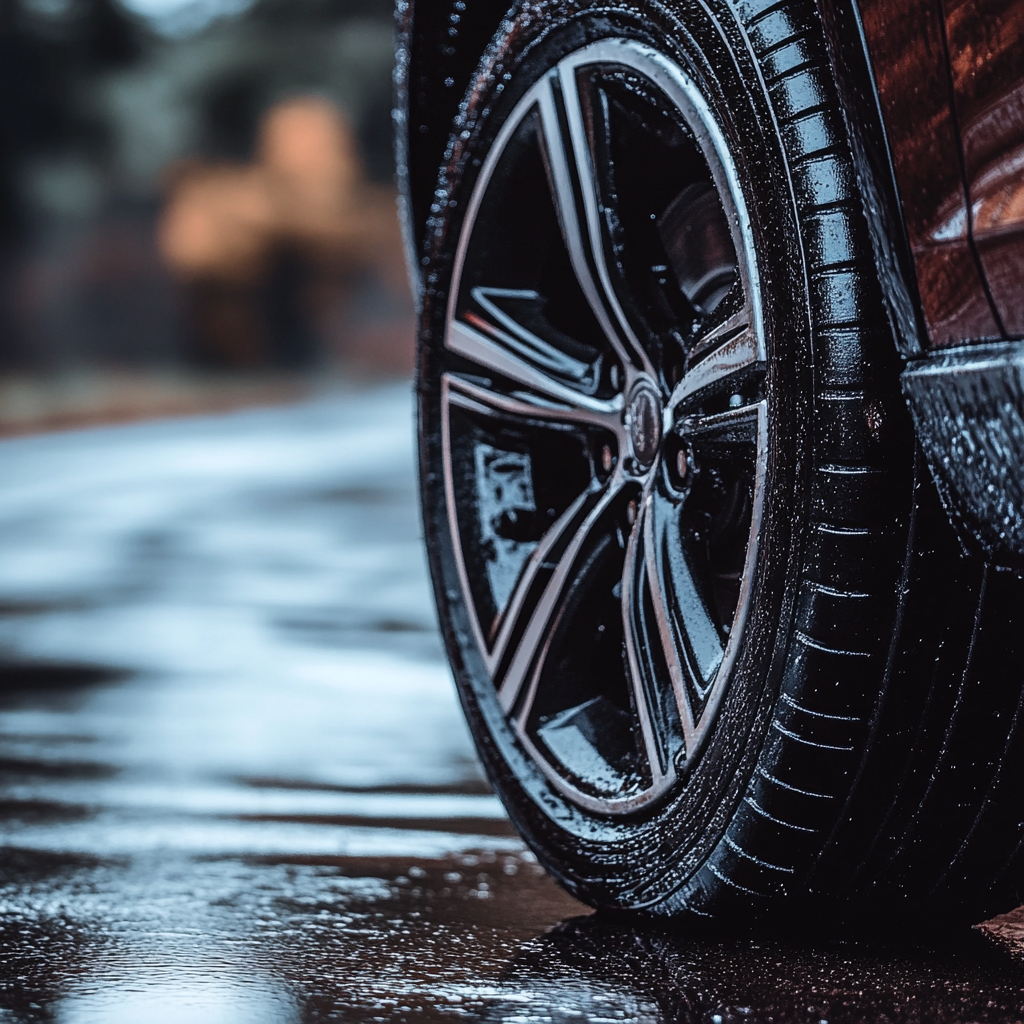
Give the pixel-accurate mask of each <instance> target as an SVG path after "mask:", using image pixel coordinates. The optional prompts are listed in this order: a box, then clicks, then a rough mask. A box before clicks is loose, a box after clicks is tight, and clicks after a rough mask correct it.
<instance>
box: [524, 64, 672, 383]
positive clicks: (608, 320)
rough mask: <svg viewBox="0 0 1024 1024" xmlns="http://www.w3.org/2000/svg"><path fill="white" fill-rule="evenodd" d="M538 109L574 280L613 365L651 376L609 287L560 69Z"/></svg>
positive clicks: (573, 91)
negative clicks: (602, 335)
mask: <svg viewBox="0 0 1024 1024" xmlns="http://www.w3.org/2000/svg"><path fill="white" fill-rule="evenodd" d="M538 107H539V109H540V114H541V125H542V132H543V137H544V152H545V156H546V164H547V168H548V173H549V175H550V185H551V193H552V197H553V198H554V201H555V209H556V210H557V211H558V220H559V225H560V227H561V230H562V237H563V239H564V241H565V245H566V248H567V249H568V252H569V259H570V261H571V263H572V268H573V272H574V273H575V275H576V279H577V280H578V281H579V284H580V287H581V289H582V290H583V294H584V296H585V297H586V300H587V303H588V304H589V305H590V308H591V310H592V311H593V313H594V316H595V317H596V319H597V322H598V323H599V324H600V325H601V328H602V330H603V331H604V333H605V335H606V336H607V338H608V341H609V343H610V344H611V346H612V348H613V349H614V350H615V353H616V355H617V356H618V357H619V359H620V360H621V361H622V362H623V363H624V364H626V365H630V366H634V367H635V368H637V369H640V370H643V371H645V372H646V373H647V374H648V375H650V376H654V369H653V367H652V365H651V362H650V359H649V357H648V355H647V353H646V352H645V351H644V348H643V346H642V345H641V344H640V341H639V339H638V338H637V336H636V334H635V333H634V331H633V328H632V327H631V326H630V324H629V322H628V320H627V319H626V315H625V313H624V311H623V309H622V306H621V304H620V302H619V299H618V297H617V296H616V294H615V290H614V288H613V287H612V282H611V276H610V273H609V269H608V261H607V256H606V253H605V245H604V235H603V230H602V226H601V215H600V210H601V200H600V196H599V192H598V187H597V180H596V177H595V174H594V167H593V156H592V154H591V151H590V145H589V142H588V140H587V132H586V126H585V124H584V120H583V111H582V109H581V107H580V97H579V91H578V88H577V84H576V76H575V73H574V72H573V71H572V70H571V69H566V68H562V69H560V72H559V74H558V77H557V79H556V78H554V77H553V76H549V78H548V79H547V88H546V89H544V90H543V91H542V92H541V93H540V98H539V102H538ZM563 115H564V117H563Z"/></svg>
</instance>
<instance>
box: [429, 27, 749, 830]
mask: <svg viewBox="0 0 1024 1024" xmlns="http://www.w3.org/2000/svg"><path fill="white" fill-rule="evenodd" d="M597 65H605V66H607V65H616V66H624V67H627V68H629V69H631V70H633V71H636V72H638V73H639V74H641V75H643V76H644V77H646V78H648V79H649V80H650V81H651V82H652V83H653V84H654V85H655V86H656V87H657V88H658V89H659V90H660V91H661V92H662V94H663V95H664V96H665V97H667V99H668V100H669V101H670V102H671V103H673V104H674V105H675V106H676V108H677V109H678V110H679V111H680V112H681V113H682V115H683V119H684V121H685V122H686V124H687V126H688V127H689V128H690V129H691V130H692V131H693V133H694V135H695V137H696V140H697V144H698V146H699V148H700V151H701V153H702V154H703V156H704V158H705V161H706V163H707V165H708V168H709V169H710V171H711V176H712V180H713V183H714V186H715V188H716V191H717V193H718V196H719V199H720V201H721V202H722V205H723V207H724V208H725V212H726V216H727V219H728V222H729V226H730V230H731V235H732V240H733V245H734V246H735V250H736V254H737V270H738V273H739V275H740V279H741V282H742V286H743V292H744V296H745V300H746V303H747V305H748V308H749V312H750V316H751V320H752V323H751V329H752V330H753V332H754V334H755V337H756V343H757V349H758V356H759V359H760V361H761V362H762V363H763V364H764V365H766V366H767V359H766V345H765V339H764V318H763V309H762V298H761V292H760V286H759V274H758V261H757V257H756V252H755V249H754V243H753V238H752V229H751V223H750V218H749V215H748V212H747V205H746V201H745V198H744V195H743V191H742V188H741V185H740V177H739V173H738V170H737V168H736V165H735V162H734V160H733V158H732V155H731V152H730V150H729V147H728V143H727V142H726V140H725V136H724V133H723V132H722V130H721V128H720V126H719V124H718V122H717V120H716V119H715V117H714V115H713V113H712V111H711V108H710V106H709V104H708V103H707V101H706V100H705V99H704V96H703V94H702V93H701V91H700V89H699V87H698V86H697V84H696V83H695V82H694V81H693V79H692V78H690V77H689V76H688V75H687V74H686V72H685V71H684V70H683V69H682V68H681V67H680V66H679V65H678V64H676V63H675V62H674V61H673V60H672V59H671V58H669V57H668V56H666V55H665V54H663V53H661V52H660V51H659V50H657V49H655V48H654V47H652V46H650V45H648V44H646V43H643V42H639V41H637V40H635V39H630V38H628V37H622V38H612V39H605V40H600V41H598V42H595V43H591V44H589V45H587V46H584V47H581V48H580V49H578V50H576V51H573V52H571V53H569V54H567V55H566V56H564V57H562V58H561V59H560V60H559V61H558V62H557V63H556V64H555V65H554V66H553V67H552V68H551V69H549V71H548V72H547V73H548V74H550V73H554V72H556V71H557V72H565V73H575V72H577V71H579V70H581V69H583V68H586V67H588V66H597ZM544 78H545V76H544V75H542V76H541V77H540V78H538V80H537V81H536V82H534V83H533V84H532V85H531V86H530V88H529V89H528V90H527V91H526V93H524V95H523V96H522V97H521V98H520V99H519V100H518V101H517V103H516V105H515V107H514V108H513V111H512V113H511V114H510V115H509V117H508V119H507V120H506V121H505V123H504V124H502V126H501V128H500V129H499V131H498V133H497V135H496V137H495V139H494V140H493V142H492V143H491V146H490V148H489V152H488V154H487V157H486V158H485V160H484V162H483V164H482V166H481V170H480V173H479V175H478V176H477V179H476V181H475V183H474V185H473V190H472V193H471V196H470V200H469V202H468V204H467V207H466V213H465V216H464V219H463V223H462V227H461V230H460V237H459V241H458V245H457V247H456V253H455V258H454V261H453V269H452V275H451V285H450V289H449V295H448V302H447V306H446V313H445V321H444V345H445V347H446V348H451V347H452V346H451V345H450V344H449V337H450V330H451V326H452V324H453V322H454V321H455V318H456V307H457V304H458V301H459V298H460V294H461V290H462V277H463V272H464V269H465V261H466V255H467V251H468V248H469V245H470V242H471V240H472V237H473V230H474V227H475V225H476V220H477V215H478V213H479V209H480V206H481V203H482V202H483V200H484V198H485V196H486V194H487V191H488V188H489V186H490V181H491V178H492V176H493V174H494V172H495V171H496V169H497V167H498V165H499V163H500V161H501V159H502V157H503V155H504V153H505V150H506V148H507V146H508V143H509V141H510V139H511V138H512V136H513V134H514V133H515V131H516V130H517V129H518V128H519V126H520V125H521V123H522V121H523V119H524V118H525V117H526V115H527V114H528V113H529V112H530V110H531V109H533V108H534V107H535V106H536V104H537V102H538V99H539V94H540V90H541V88H542V86H543V82H544ZM605 287H606V291H607V292H613V289H612V287H611V285H610V284H606V286H605ZM622 366H623V370H624V374H625V379H624V381H623V382H622V384H621V388H620V391H619V392H618V394H616V395H615V396H614V398H613V400H612V401H613V402H617V403H618V409H619V411H620V418H621V424H622V430H621V431H619V432H617V437H618V440H619V444H620V452H622V451H626V450H631V448H630V444H631V442H630V439H629V433H630V431H629V429H628V426H627V423H626V420H627V418H628V413H629V408H630V403H631V402H632V401H634V400H635V398H636V396H637V394H638V393H639V392H640V391H641V390H648V389H649V390H651V391H653V392H654V394H655V395H656V396H657V400H658V408H659V410H660V411H661V414H662V421H663V422H662V426H661V431H660V436H659V442H658V445H657V451H656V452H655V454H654V456H653V458H652V459H651V461H650V463H649V464H648V465H646V466H641V467H638V470H637V472H636V473H634V474H628V475H629V476H630V477H631V478H632V479H634V480H640V479H643V478H649V477H651V476H652V475H653V474H655V473H657V472H658V471H659V469H660V465H661V462H662V460H663V450H662V446H663V443H664V439H665V437H666V436H667V435H668V434H669V432H670V431H671V429H672V427H673V423H672V418H673V410H672V409H671V408H670V407H669V405H668V403H666V402H664V401H663V400H662V396H661V391H660V389H659V388H658V386H657V385H656V384H655V382H654V380H653V379H652V375H651V370H650V368H649V367H636V366H634V365H632V364H631V363H630V362H629V361H627V360H623V362H622ZM626 395H629V396H630V401H626V400H625V398H624V396H626ZM440 398H441V406H442V413H441V432H442V460H443V468H444V494H445V502H446V520H447V526H448V531H449V540H450V542H451V545H452V550H453V553H454V556H455V563H456V568H457V574H458V578H459V583H460V587H461V591H462V598H463V602H464V604H465V608H466V613H467V617H468V619H469V622H470V626H471V632H472V635H473V642H474V643H475V645H476V648H477V651H478V653H479V654H480V655H481V656H482V657H483V662H484V665H485V666H486V669H487V673H488V676H489V678H488V680H487V683H486V685H482V686H481V685H480V681H479V680H476V679H474V680H473V689H474V692H475V694H476V696H477V699H478V700H481V701H484V702H489V703H491V704H494V705H495V708H494V710H495V711H496V712H497V713H498V715H499V717H500V720H501V723H502V724H503V725H504V726H505V727H506V728H511V730H512V732H513V734H514V735H515V737H516V739H517V740H518V742H519V744H521V746H522V747H523V748H524V751H525V753H526V754H527V755H528V756H527V762H528V764H529V765H530V766H532V767H533V768H536V769H539V770H540V772H541V774H542V775H543V777H544V778H546V780H547V781H548V782H549V783H551V784H552V785H553V786H554V788H555V789H557V790H558V791H559V792H560V793H561V795H562V796H564V797H566V798H568V800H569V801H570V802H571V803H572V804H574V805H576V806H577V807H579V808H581V809H583V810H585V811H591V812H594V813H598V814H602V815H611V816H624V815H629V814H633V813H636V812H638V811H640V810H643V809H645V808H647V807H648V806H650V805H651V804H653V803H655V802H657V801H659V800H661V799H662V798H663V797H664V796H665V795H666V794H667V793H668V792H669V791H670V790H672V788H673V787H674V786H675V785H676V783H677V782H678V781H679V779H680V777H681V773H680V772H679V771H677V768H676V765H675V764H674V763H672V762H671V761H670V762H669V764H668V766H667V770H666V771H665V772H664V773H663V774H662V775H661V776H660V778H658V779H657V780H656V781H655V783H654V784H653V785H651V786H648V787H647V788H645V789H641V790H633V791H629V792H628V793H627V794H626V795H623V796H617V797H594V796H593V795H592V794H590V793H587V792H585V791H583V790H581V789H579V788H578V787H577V786H575V785H574V784H573V783H572V781H571V780H569V779H567V778H566V777H565V775H563V774H561V773H560V772H559V771H558V770H557V769H556V768H555V767H554V766H553V765H552V764H551V763H550V762H549V760H548V758H547V757H545V756H544V754H543V753H542V752H541V751H540V750H539V748H538V747H537V745H536V743H535V742H534V741H533V739H532V738H531V736H530V735H529V732H528V729H527V726H526V719H525V718H523V719H522V720H512V719H511V715H510V714H509V711H510V709H509V708H505V707H503V706H502V705H501V702H500V701H499V700H498V699H497V698H498V693H497V689H496V687H495V685H494V681H493V678H490V677H493V673H494V670H495V668H496V667H497V666H496V665H495V664H493V662H492V659H491V657H490V653H491V646H490V644H489V643H488V641H487V639H486V636H485V632H484V630H483V628H482V627H481V624H480V620H479V615H478V611H477V608H476V605H475V602H474V600H473V598H472V596H471V595H472V591H471V587H470V579H469V574H468V571H467V568H466V563H465V558H464V555H463V552H462V544H461V539H460V530H459V522H458V518H457V513H456V509H457V505H456V501H455V491H454V479H453V471H452V464H451V450H452V449H451V425H450V416H449V411H450V408H451V403H450V400H449V399H450V387H449V383H448V380H447V374H442V381H441V388H440ZM745 410H746V411H747V412H750V411H751V410H756V415H757V423H758V425H757V435H756V438H757V439H756V454H755V464H754V466H755V468H754V474H753V491H752V495H751V498H752V501H751V505H752V509H751V516H750V524H751V525H750V530H749V534H748V538H747V545H746V553H745V557H744V569H743V576H742V581H741V586H740V592H739V598H738V601H737V606H736V611H735V614H734V616H733V619H732V624H731V630H730V633H729V637H728V641H727V643H726V645H725V650H724V653H723V658H722V662H721V665H720V667H719V669H718V671H717V674H716V676H715V679H714V681H713V683H712V684H711V687H710V691H709V694H708V697H707V700H706V703H705V704H704V706H703V709H702V711H701V713H700V715H699V718H698V720H697V721H693V720H692V718H690V719H689V720H688V709H687V708H685V707H683V706H680V708H679V711H680V717H681V719H682V722H681V724H682V728H683V733H684V737H685V750H686V765H685V766H684V769H683V772H684V773H685V772H688V771H689V770H690V768H691V767H692V764H693V763H694V761H695V760H696V756H697V754H698V753H699V751H700V750H701V748H702V747H703V745H704V743H705V742H706V740H707V737H708V734H709V732H710V727H711V725H712V724H713V722H714V720H715V718H716V717H717V714H718V710H719V707H720V705H721V702H722V700H723V698H724V696H725V693H726V690H727V688H728V684H729V680H730V678H731V676H732V674H733V671H734V669H735V667H736V663H737V660H738V658H739V655H740V653H741V647H742V640H743V637H744V629H745V626H746V622H747V619H748V617H749V615H748V613H749V608H750V602H751V596H752V593H753V591H754V589H755V586H756V568H757V559H758V551H759V543H758V541H759V529H760V523H761V521H762V517H763V512H764V497H765V491H766V486H767V480H766V478H767V461H768V460H767V449H768V427H769V423H768V402H767V400H766V399H762V400H761V401H759V402H757V403H753V404H752V405H747V406H745ZM624 442H625V443H624ZM620 462H621V460H620ZM619 471H620V470H619V468H618V467H617V468H616V472H619ZM622 472H623V473H624V474H625V470H622ZM551 632H553V631H552V630H549V632H548V636H547V638H546V640H545V644H544V647H545V648H546V646H547V644H549V643H550V639H551ZM544 661H545V650H541V653H540V654H539V656H537V657H536V659H535V662H536V667H535V668H534V669H533V671H531V673H530V677H529V678H528V679H527V680H526V681H525V686H524V688H525V689H529V688H530V687H531V686H536V683H537V678H538V677H539V675H540V672H541V670H542V668H543V665H544ZM640 713H641V714H643V713H644V712H643V710H641V711H640ZM485 720H486V721H487V722H488V725H489V727H490V729H491V732H492V734H495V739H496V740H497V742H498V744H499V747H500V746H502V745H503V743H504V742H508V741H509V740H511V736H510V735H509V734H507V733H506V734H505V737H506V738H505V739H502V737H501V736H500V735H498V733H500V732H504V730H495V728H494V725H495V724H496V723H495V720H494V718H493V716H492V715H491V714H487V715H485ZM520 781H523V780H520ZM528 788H529V787H528ZM534 802H535V803H537V804H538V805H539V806H540V807H541V808H542V809H544V810H545V811H546V813H548V814H549V815H550V814H551V810H550V808H548V807H547V804H546V803H545V801H543V800H535V801H534Z"/></svg>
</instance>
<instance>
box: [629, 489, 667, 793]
mask: <svg viewBox="0 0 1024 1024" xmlns="http://www.w3.org/2000/svg"><path fill="white" fill-rule="evenodd" d="M651 500H652V495H650V494H648V495H647V496H646V498H645V499H644V500H643V502H642V503H641V505H640V509H639V513H638V515H637V520H636V522H635V523H634V524H633V529H632V531H631V533H630V535H629V540H628V542H627V544H626V557H625V561H624V563H623V569H622V626H623V637H624V639H625V646H626V662H627V664H628V666H629V680H630V687H631V689H632V693H633V704H634V707H635V708H636V714H637V720H638V721H639V724H640V735H641V737H642V739H643V749H644V753H645V755H646V757H647V762H648V764H649V765H650V770H651V776H652V778H653V779H654V780H655V781H657V780H658V778H659V776H661V775H663V774H664V773H665V770H666V769H667V768H669V766H670V756H671V752H670V751H669V749H668V740H669V736H668V735H667V732H668V730H667V729H666V723H665V721H664V715H663V714H661V713H659V711H660V709H659V708H658V704H659V699H658V698H659V694H658V692H657V685H658V684H657V676H656V672H655V671H654V670H653V666H651V664H650V658H649V657H648V656H647V644H648V642H649V634H650V627H649V625H648V623H647V621H646V619H647V615H646V609H645V607H644V596H645V593H646V592H647V588H650V596H651V601H652V604H653V606H654V609H655V619H656V623H655V628H656V630H657V633H658V641H659V643H660V646H661V649H662V652H663V654H664V656H665V658H666V660H667V661H668V665H669V671H670V672H672V673H673V682H674V680H675V676H676V675H677V674H678V672H679V667H678V665H676V668H675V670H674V671H673V663H674V662H676V660H677V659H676V656H675V652H674V649H673V644H672V639H671V636H670V635H669V634H668V633H667V632H665V630H664V628H663V626H662V620H663V619H664V609H663V608H662V609H661V610H660V612H659V591H658V590H657V589H656V583H655V581H654V579H653V578H652V576H651V568H650V557H649V555H650V551H651V540H652V536H651Z"/></svg>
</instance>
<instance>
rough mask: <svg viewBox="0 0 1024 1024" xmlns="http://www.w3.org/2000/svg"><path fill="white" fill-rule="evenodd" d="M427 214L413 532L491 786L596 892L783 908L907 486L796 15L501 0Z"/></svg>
mask: <svg viewBox="0 0 1024 1024" xmlns="http://www.w3.org/2000/svg"><path fill="white" fill-rule="evenodd" d="M432 212H433V218H432V221H431V224H430V237H431V249H430V253H429V257H428V260H427V264H428V265H427V269H426V281H427V287H426V290H425V295H424V308H423V317H422V329H421V351H420V360H419V378H418V394H419V421H420V461H421V478H422V496H423V508H424V519H425V529H426V538H427V543H428V548H429V552H430V560H431V570H432V575H433V580H434V584H435V591H436V597H437V603H438V607H439V610H440V618H441V623H442V629H443V632H444V636H445V640H446V644H447V648H448V653H449V656H450V659H451V662H452V665H453V668H454V671H455V675H456V679H457V683H458V686H459V690H460V694H461V698H462V701H463V704H464V707H465V710H466V714H467V717H468V720H469V722H470V726H471V728H472V731H473V734H474V737H475V739H476V742H477V745H478V749H479V751H480V754H481V757H482V759H483V762H484V764H485V766H486V768H487V770H488V773H489V776H490V778H491V779H492V782H493V784H494V786H495V788H496V790H497V792H498V793H499V794H500V796H501V798H502V800H503V801H504V803H505V805H506V807H507V808H508V810H509V813H510V815H511V817H512V818H513V820H514V822H515V824H516V825H517V827H518V828H519V829H520V831H521V832H522V834H523V836H524V837H525V838H526V840H527V841H528V842H529V843H530V845H531V846H532V847H533V849H534V850H535V851H536V852H537V854H538V856H539V857H540V858H541V860H542V862H543V863H544V864H545V866H547V867H548V868H549V870H551V871H552V872H553V873H554V874H555V876H556V877H557V878H559V879H560V880H561V881H562V883H563V884H564V885H566V887H567V888H569V890H570V891H572V892H573V893H575V894H576V895H578V896H579V897H580V898H581V899H583V900H585V901H587V902H590V903H591V904H593V905H596V906H609V907H619V908H629V909H644V910H647V911H649V912H653V913H659V914H675V915H690V916H693V917H697V918H707V917H711V918H718V919H722V918H729V917H737V916H746V917H751V916H754V915H756V914H757V913H759V912H761V911H763V910H764V909H765V908H766V907H768V906H770V905H771V904H772V902H773V901H775V900H778V899H779V898H782V897H789V898H790V899H791V900H795V899H797V898H799V897H800V896H801V895H802V894H806V892H807V885H808V883H807V880H808V878H809V877H810V874H811V872H812V870H813V868H814V866H815V864H816V863H817V861H818V859H819V858H820V855H821V852H822V850H823V848H824V847H825V846H826V844H827V842H828V840H829V837H830V836H831V835H832V833H833V830H834V829H835V828H836V826H837V822H838V821H839V820H840V818H841V816H842V814H843V809H844V806H845V804H846V801H847V798H848V796H849V794H850V791H851V786H852V785H853V783H854V781H855V780H856V778H857V777H858V771H859V765H860V763H861V760H862V757H863V755H864V752H865V750H866V748H867V745H868V742H869V736H870V724H871V719H872V712H873V708H874V707H875V706H876V702H877V701H878V698H879V693H880V691H881V689H882V686H883V680H884V678H885V671H886V664H887V652H888V651H889V648H890V645H891V642H892V638H893V636H894V632H895V630H896V628H897V627H896V623H897V603H898V602H897V598H898V594H899V592H900V587H901V580H902V578H903V574H904V570H905V555H906V551H907V523H908V520H909V516H910V512H911V506H912V503H913V500H914V490H913V487H912V484H911V481H912V478H913V467H914V457H913V443H912V438H911V436H910V433H909V428H908V427H907V423H906V418H905V416H904V414H903V411H902V405H901V402H900V399H899V394H898V387H897V378H898V372H899V367H898V365H897V363H896V358H895V355H894V346H893V341H892V334H891V331H890V329H889V326H888V319H887V316H886V310H885V305H884V302H883V298H882V292H881V289H880V286H879V271H878V268H877V266H876V262H875V258H874V254H873V250H872V247H871V241H870V235H869V231H868V227H867V222H866V220H865V215H864V206H863V203H862V200H861V196H860V193H859V190H858V184H857V179H856V175H855V173H854V165H853V161H852V157H851V155H850V146H849V143H848V141H847V135H846V130H845V127H844V121H843V117H842V112H841V109H840V106H839V103H838V101H837V99H836V92H835V88H834V83H833V81H832V77H831V71H830V64H829V61H828V58H827V54H826V49H825V43H824V39H823V37H822V31H821V26H820V23H819V22H818V21H817V19H816V16H815V14H814V11H813V8H812V6H811V5H805V4H791V5H779V4H775V5H771V6H765V8H764V11H763V12H762V13H760V14H758V13H756V12H753V13H752V12H749V11H748V12H746V14H744V13H743V12H742V11H739V10H738V9H737V8H736V7H733V6H727V5H726V4H719V5H713V6H703V5H686V6H685V8H682V7H680V8H676V7H672V8H669V7H667V6H666V7H661V6H659V5H657V4H653V3H646V4H644V5H642V8H641V6H640V5H637V6H633V5H631V4H624V3H623V4H620V3H612V4H610V5H609V4H603V5H601V6H600V7H599V8H598V7H593V8H589V7H587V6H585V5H575V6H574V5H567V4H559V5H558V6H557V7H552V8H551V9H550V10H548V9H545V10H544V11H543V12H540V14H539V15H538V11H537V10H536V9H534V8H533V7H529V6H524V7H523V8H522V9H521V11H520V13H518V14H517V15H515V16H514V17H511V18H510V19H509V20H508V21H506V23H505V24H504V25H503V27H502V30H501V32H500V33H499V36H498V38H497V39H496V40H495V42H494V44H493V46H492V48H491V49H490V50H489V52H488V54H487V55H486V56H485V58H484V62H483V64H482V67H481V70H480V72H479V74H478V76H477V78H476V80H475V81H474V82H473V83H472V85H471V87H470V89H469V92H468V94H467V101H466V104H465V107H464V113H463V115H462V117H461V119H460V123H459V124H458V125H457V126H456V132H455V134H454V135H453V138H452V143H451V153H450V160H449V161H448V163H447V165H446V167H445V169H444V172H443V175H442V179H441V182H440V184H439V187H438V190H437V192H436V202H435V204H434V207H433V208H432ZM827 889H828V886H827V885H826V890H827Z"/></svg>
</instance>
